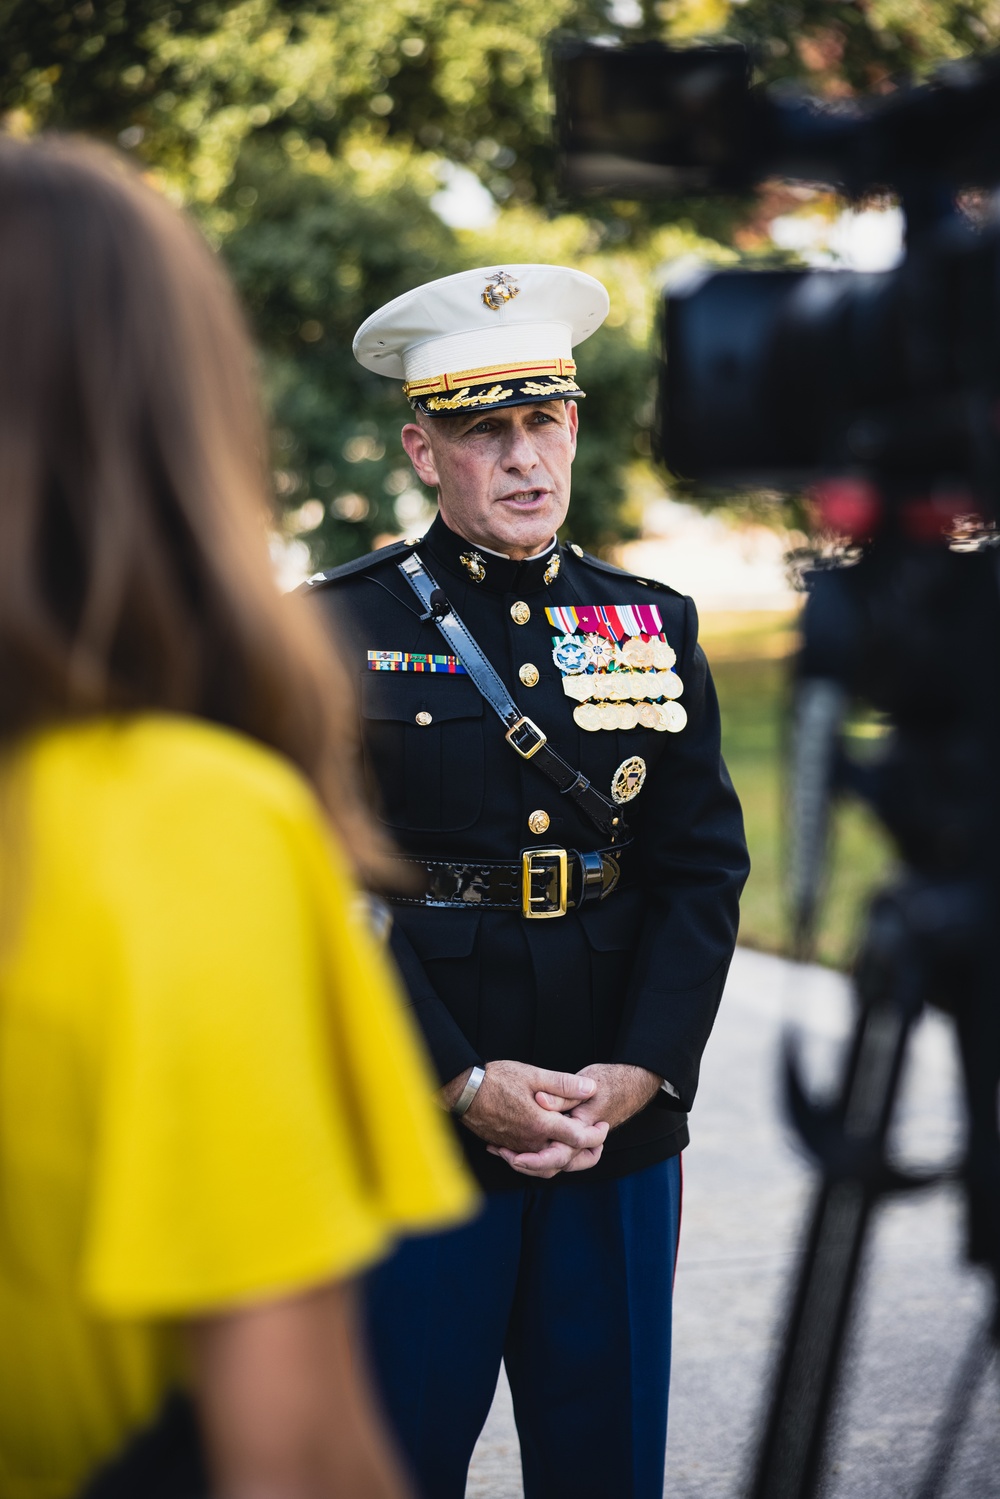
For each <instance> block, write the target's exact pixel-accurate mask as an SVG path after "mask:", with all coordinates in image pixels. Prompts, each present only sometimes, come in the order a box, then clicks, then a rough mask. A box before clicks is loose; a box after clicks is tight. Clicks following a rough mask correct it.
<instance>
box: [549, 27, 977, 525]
mask: <svg viewBox="0 0 1000 1499" xmlns="http://www.w3.org/2000/svg"><path fill="white" fill-rule="evenodd" d="M556 83H557V95H558V100H559V124H560V148H561V156H562V177H563V181H564V183H565V184H566V186H567V187H568V188H569V189H570V190H571V191H573V192H577V193H596V192H600V193H607V194H611V195H613V196H619V197H621V196H635V195H639V194H655V195H662V194H664V193H671V194H676V193H692V192H694V193H702V192H732V191H742V190H746V189H749V188H750V187H752V186H753V184H754V183H755V182H759V181H761V180H764V179H766V178H768V177H784V178H791V179H798V180H804V181H809V182H822V183H825V184H828V185H830V186H832V187H834V188H837V189H838V190H840V191H842V192H844V193H845V194H847V195H848V196H853V197H858V196H861V195H863V194H866V193H871V192H875V191H880V192H889V191H892V192H896V193H898V194H899V196H900V198H901V201H902V204H903V208H904V212H905V214H906V219H907V236H908V243H907V255H906V257H905V259H904V262H903V264H902V265H901V266H899V268H898V269H896V270H894V271H890V272H879V273H862V272H851V271H837V270H829V271H827V270H822V271H794V270H774V271H739V270H736V271H704V272H701V273H700V274H696V275H694V276H692V277H691V278H690V279H689V280H688V283H687V284H686V285H674V286H673V287H672V288H671V289H670V292H669V294H668V295H667V297H666V305H665V309H664V315H663V320H662V326H663V330H664V350H663V356H664V357H663V363H662V373H661V380H660V400H659V417H658V423H657V429H658V430H657V440H656V449H657V456H658V457H660V458H661V459H662V460H663V462H664V463H665V464H666V465H667V467H668V468H669V469H670V470H671V471H672V472H673V473H675V474H676V475H678V476H679V477H683V478H687V479H694V480H698V481H702V482H704V483H708V484H725V485H733V484H738V485H742V484H747V485H754V486H760V485H766V486H768V487H771V488H779V489H781V488H787V489H795V488H800V487H801V486H802V485H803V484H804V483H808V482H810V481H813V480H815V479H817V478H821V477H824V476H827V475H830V474H842V473H845V472H846V473H865V474H878V475H879V476H880V477H881V478H883V479H889V480H898V481H904V482H905V481H914V482H917V481H919V483H920V484H922V485H925V486H932V487H934V486H940V485H952V486H955V485H958V486H961V487H962V488H963V489H971V490H972V491H974V493H975V494H976V496H977V497H978V499H979V501H980V503H981V504H986V506H987V508H988V510H989V513H991V514H992V512H993V509H994V507H995V505H996V500H997V495H998V492H1000V491H998V475H1000V427H998V425H997V423H996V420H995V410H996V407H997V401H1000V224H998V227H997V228H995V229H989V228H988V229H986V230H984V231H979V232H976V231H974V230H973V229H972V228H971V227H970V226H969V225H968V224H967V223H966V222H965V221H964V220H963V219H962V218H961V216H960V215H959V214H958V212H957V210H956V208H955V202H954V200H955V193H956V189H959V188H971V187H978V188H982V187H991V186H993V185H994V184H996V183H997V182H1000V58H996V57H990V58H986V59H983V60H981V61H977V62H971V61H967V62H964V63H961V64H956V65H953V66H952V67H951V68H949V69H947V70H945V71H944V72H942V73H941V74H940V75H939V76H938V77H937V78H936V79H935V80H934V81H933V82H931V83H930V84H927V85H925V86H923V87H921V88H914V89H908V90H901V91H899V92H897V93H895V94H891V95H888V96H884V97H880V98H878V99H874V100H869V101H863V102H861V103H858V104H852V105H850V106H845V105H843V104H838V105H837V106H836V107H832V106H821V105H819V104H817V103H815V102H812V101H809V100H793V99H790V98H788V97H781V96H779V97H774V96H772V95H770V94H768V93H767V92H766V91H765V90H764V89H762V88H756V87H754V86H753V84H752V69H751V64H750V59H749V56H748V54H747V53H746V51H745V49H743V48H742V47H739V46H735V45H725V46H718V47H699V48H694V49H691V50H688V51H680V52H679V51H673V50H671V49H669V48H666V47H662V46H659V45H656V44H644V45H641V46H638V47H628V48H622V49H613V48H607V47H602V46H598V45H594V44H589V45H588V44H584V43H572V44H566V45H563V46H562V47H561V48H559V49H558V50H557V53H556ZM991 398H992V399H991ZM967 508H973V507H972V506H967Z"/></svg>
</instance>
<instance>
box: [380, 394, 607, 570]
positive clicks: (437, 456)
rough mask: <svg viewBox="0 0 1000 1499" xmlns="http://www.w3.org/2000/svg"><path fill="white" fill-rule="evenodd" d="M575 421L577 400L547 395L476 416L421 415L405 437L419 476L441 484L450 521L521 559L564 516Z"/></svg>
mask: <svg viewBox="0 0 1000 1499" xmlns="http://www.w3.org/2000/svg"><path fill="white" fill-rule="evenodd" d="M577 421H578V416H577V407H576V402H575V401H546V402H543V403H540V404H538V405H530V406H506V407H504V408H503V409H501V410H500V411H490V412H486V413H484V414H481V415H479V416H477V415H475V414H474V413H473V414H470V415H469V416H462V417H427V416H423V415H421V416H420V418H419V420H418V421H417V422H409V423H407V425H406V426H405V427H404V428H403V431H402V440H403V447H404V448H405V449H406V452H407V454H408V456H409V458H410V462H411V463H412V464H413V467H414V469H415V470H416V473H417V477H418V478H419V479H421V480H422V482H423V483H424V484H430V485H433V486H434V487H435V488H436V489H437V492H438V503H439V504H440V506H441V515H442V517H443V518H444V521H445V524H446V525H448V526H449V527H450V529H451V530H452V531H456V532H457V533H458V535H459V536H464V537H465V539H466V540H467V541H471V542H473V543H474V544H478V545H479V546H484V547H489V548H490V549H491V550H492V551H494V552H505V553H506V554H507V555H508V556H509V557H512V558H513V559H514V560H515V561H521V560H523V559H524V558H525V557H530V556H532V555H533V554H534V553H535V552H539V551H541V549H542V547H543V546H544V545H545V543H546V542H547V541H550V540H551V538H552V536H553V535H554V534H555V532H556V531H557V530H558V529H559V527H560V526H561V525H562V523H563V521H564V520H565V519H566V511H567V510H568V509H569V491H570V470H571V468H572V466H573V459H574V457H575V456H576V431H577Z"/></svg>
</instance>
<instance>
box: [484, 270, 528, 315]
mask: <svg viewBox="0 0 1000 1499" xmlns="http://www.w3.org/2000/svg"><path fill="white" fill-rule="evenodd" d="M519 291H520V287H519V286H518V284H517V282H516V281H515V279H514V277H513V276H511V275H509V274H508V273H507V272H506V271H494V273H493V275H492V276H491V277H490V279H489V280H488V281H487V283H486V286H485V287H484V289H483V306H484V307H488V308H489V309H490V311H491V312H499V311H500V309H501V307H502V306H503V305H504V303H505V302H513V300H514V298H515V297H516V296H517V294H518V292H519Z"/></svg>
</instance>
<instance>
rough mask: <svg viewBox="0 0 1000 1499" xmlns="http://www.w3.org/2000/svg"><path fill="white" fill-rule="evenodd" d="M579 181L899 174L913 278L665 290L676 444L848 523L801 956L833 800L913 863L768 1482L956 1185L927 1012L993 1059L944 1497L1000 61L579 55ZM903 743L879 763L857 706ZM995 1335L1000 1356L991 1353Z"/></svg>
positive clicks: (961, 1391) (988, 1228) (976, 747)
mask: <svg viewBox="0 0 1000 1499" xmlns="http://www.w3.org/2000/svg"><path fill="white" fill-rule="evenodd" d="M555 74H556V94H557V101H558V125H559V144H560V148H561V155H562V180H563V183H564V185H565V186H566V187H567V188H568V189H569V190H570V191H571V192H574V193H577V194H585V195H586V194H591V195H592V194H605V195H607V196H610V197H618V198H621V197H634V196H648V195H655V196H663V195H677V194H684V195H689V194H700V193H715V192H726V193H731V192H743V191H746V190H748V189H750V188H751V187H753V186H754V184H756V183H759V182H761V181H764V180H766V179H768V178H773V177H783V178H786V179H787V178H791V179H794V180H799V181H804V182H811V183H822V184H825V185H827V186H829V187H832V188H835V189H838V190H839V191H840V192H842V193H844V194H845V195H847V196H848V197H852V198H854V199H859V198H864V197H865V196H867V195H869V194H873V193H893V194H895V195H897V196H898V198H899V201H900V204H901V207H902V209H903V214H904V218H905V222H906V249H905V255H904V258H903V260H902V262H901V264H900V265H899V266H898V267H897V268H896V269H894V270H891V271H884V272H878V273H858V272H851V271H846V270H826V269H823V270H813V271H800V270H784V269H782V270H759V271H754V270H733V271H710V270H699V271H698V272H696V273H694V274H693V275H691V276H689V277H688V278H687V281H686V284H681V285H678V284H677V283H676V281H675V283H674V284H673V285H672V286H671V287H670V289H669V291H668V293H667V294H666V297H665V307H664V312H663V318H662V327H663V338H664V348H663V360H662V363H661V371H660V382H659V414H658V422H657V426H658V433H657V440H656V451H657V455H658V456H659V457H660V458H661V459H662V460H663V461H664V462H665V463H666V465H667V467H668V468H669V469H671V470H672V472H673V473H674V474H676V475H678V476H679V477H683V478H687V479H691V480H695V481H697V482H699V483H700V484H702V485H710V486H728V487H734V486H740V485H751V486H753V487H755V488H759V487H760V486H762V485H764V486H767V487H769V488H772V489H779V490H781V489H784V490H792V491H795V490H800V489H801V488H802V487H803V486H805V485H809V486H811V487H812V490H813V494H814V496H815V499H816V504H817V510H818V515H819V520H820V524H821V525H823V526H825V527H827V528H829V529H830V530H832V531H834V532H835V533H837V534H838V535H839V536H840V537H842V538H844V537H846V538H847V540H848V541H849V542H851V543H852V545H851V546H849V547H847V548H843V549H842V550H841V552H840V555H839V558H837V559H835V560H836V561H837V562H838V565H834V566H827V567H818V566H817V567H815V568H814V569H813V571H812V572H811V573H810V574H809V575H808V576H807V578H806V580H805V581H806V583H807V589H808V591H807V600H806V607H805V609H804V611H803V616H802V625H801V646H800V650H799V653H798V657H797V659H796V666H795V690H794V695H793V720H794V721H793V733H792V735H791V775H790V782H791V785H790V792H789V796H788V804H789V806H790V809H791V813H792V816H791V827H790V830H789V834H790V836H789V865H790V871H789V890H790V896H791V906H792V913H793V922H794V928H795V947H796V952H797V955H799V956H803V957H808V956H809V954H810V952H811V942H812V938H813V934H814V930H815V917H816V910H817V906H818V898H819V895H820V893H821V887H822V873H823V865H824V863H825V854H826V848H827V826H828V813H829V806H830V802H831V800H832V798H833V796H834V795H836V794H837V792H838V791H839V790H842V789H844V788H849V789H851V790H853V791H855V792H857V793H859V794H860V795H861V796H863V797H864V798H865V799H866V800H867V801H868V802H869V803H870V805H871V806H872V808H873V809H874V811H875V812H876V814H877V816H878V817H879V818H880V819H881V821H882V822H883V823H884V825H885V826H886V828H887V829H888V830H889V832H890V834H891V835H892V837H893V839H894V841H895V844H896V848H897V850H898V852H899V854H900V857H901V861H902V873H901V874H900V876H899V877H898V878H897V879H896V880H894V882H893V883H892V884H890V885H889V886H888V887H887V888H886V889H885V890H883V891H882V892H881V893H880V894H879V895H878V896H877V897H876V898H875V900H874V901H873V902H872V905H871V908H870V910H869V913H868V920H867V926H866V931H865V935H864V938H863V941H862V943H861V947H860V952H859V955H858V958H857V962H856V965H855V994H856V998H857V1001H858V1004H857V1021H856V1027H855V1031H854V1035H853V1038H852V1040H851V1043H850V1046H849V1047H848V1051H847V1059H846V1062H845V1065H844V1069H843V1074H842V1077H841V1079H840V1083H839V1085H838V1089H837V1092H836V1094H835V1096H834V1097H833V1098H832V1099H830V1100H827V1101H825V1102H823V1103H821V1104H817V1103H814V1102H812V1101H811V1100H810V1099H809V1098H808V1097H807V1095H806V1091H805V1088H804V1086H803V1084H802V1081H801V1078H800V1076H799V1074H798V1071H797V1068H796V1067H795V1065H794V1063H793V1061H792V1059H791V1058H790V1057H789V1059H788V1062H787V1067H786V1092H787V1102H788V1107H789V1111H790V1113H791V1116H792V1120H793V1122H794V1124H795V1126H796V1128H797V1130H798V1132H799V1135H800V1137H801V1139H802V1141H803V1143H804V1144H805V1145H806V1147H807V1148H808V1150H809V1151H810V1152H811V1154H812V1155H813V1157H814V1159H815V1161H816V1163H817V1165H818V1167H819V1168H820V1173H821V1178H820V1185H819V1189H818V1191H817V1195H816V1200H815V1204H814V1207H813V1210H812V1215H811V1221H810V1224H809V1227H808V1231H807V1234H806V1239H805V1245H806V1247H805V1250H804V1253H803V1256H802V1259H801V1262H800V1265H799V1270H798V1274H797V1277H796V1283H795V1286H794V1288H793V1294H792V1299H791V1306H790V1311H789V1317H788V1324H787V1327H786V1331H785V1336H784V1344H783V1348H782V1352H781V1356H780V1359H779V1363H778V1368H777V1370H776V1375H775V1379H774V1386H773V1391H772V1394H771V1398H770V1404H769V1409H768V1414H767V1418H766V1421H765V1423H764V1430H763V1433H762V1439H761V1443H760V1449H759V1453H758V1455H757V1459H756V1465H755V1470H754V1475H753V1479H752V1483H751V1484H750V1487H749V1493H750V1494H751V1495H752V1499H814V1496H815V1495H816V1493H817V1491H818V1489H819V1488H820V1486H821V1482H822V1472H823V1458H824V1450H825V1442H826V1437H827V1432H828V1429H829V1425H830V1419H831V1411H832V1408H833V1404H834V1399H835V1394H836V1389H837V1383H838V1379H839V1375H840V1370H841V1366H842V1361H843V1351H844V1345H845V1338H846V1334H847V1329H848V1326H849V1322H850V1318H851V1312H852V1306H853V1302H854V1298H855V1289H856V1284H857V1276H858V1272H859V1267H860V1265H861V1262H862V1254H863V1249H864V1244H865V1240H866V1236H867V1234H868V1231H869V1226H870V1218H871V1215H872V1213H873V1211H874V1209H875V1207H876V1205H877V1204H878V1202H879V1201H880V1200H881V1199H883V1198H884V1197H886V1196H887V1195H889V1194H890V1193H892V1192H896V1191H899V1190H903V1189H905V1188H913V1187H916V1186H919V1185H926V1184H927V1183H928V1181H929V1180H930V1178H929V1176H928V1174H927V1173H924V1174H923V1175H920V1174H908V1173H905V1172H903V1171H901V1170H900V1169H899V1167H898V1165H897V1164H896V1163H894V1162H893V1161H892V1160H891V1159H890V1156H889V1151H888V1140H889V1135H890V1130H891V1127H892V1123H893V1118H894V1112H895V1108H896V1102H897V1098H898V1090H899V1081H900V1077H901V1074H902V1068H903V1062H904V1057H905V1052H906V1048H907V1045H908V1041H909V1037H910V1035H911V1033H912V1030H913V1027H914V1025H915V1024H916V1022H917V1021H918V1020H919V1017H920V1015H921V1013H922V1011H923V1009H924V1006H925V1005H926V1004H928V1003H932V1004H935V1005H937V1006H938V1007H939V1008H941V1009H944V1010H946V1011H947V1012H949V1013H950V1014H951V1015H952V1016H953V1018H954V1023H955V1029H956V1035H957V1040H958V1048H959V1053H960V1056H961V1059H962V1066H963V1073H964V1085H965V1103H966V1118H967V1126H968V1127H967V1139H966V1148H965V1153H964V1158H963V1160H962V1162H961V1163H960V1165H959V1166H958V1168H957V1174H958V1175H959V1176H960V1177H961V1179H962V1181H963V1184H964V1187H965V1191H966V1207H967V1218H968V1239H967V1247H968V1256H969V1259H970V1260H972V1261H973V1262H974V1263H979V1264H983V1265H985V1266H987V1267H988V1269H989V1270H990V1272H991V1274H992V1277H993V1281H994V1286H995V1290H996V1296H995V1299H994V1303H993V1308H992V1312H991V1325H990V1327H989V1329H988V1332H987V1333H986V1334H985V1335H984V1334H980V1333H978V1332H977V1335H976V1338H975V1339H974V1340H973V1343H972V1345H971V1346H970V1350H969V1353H968V1354H967V1356H966V1358H965V1360H964V1362H963V1364H962V1370H963V1371H964V1372H962V1374H961V1375H960V1377H959V1378H958V1379H957V1381H956V1384H955V1387H954V1391H953V1393H952V1396H951V1398H950V1404H949V1407H948V1408H947V1410H946V1413H945V1416H944V1418H943V1420H942V1422H941V1425H940V1427H939V1433H938V1437H937V1439H936V1441H935V1445H934V1449H933V1451H932V1453H931V1456H930V1460H929V1462H928V1464H927V1467H926V1472H925V1477H924V1479H923V1481H922V1483H921V1486H920V1488H919V1499H936V1496H939V1495H940V1493H941V1491H942V1487H943V1484H944V1483H945V1481H946V1476H947V1470H948V1466H949V1463H950V1459H951V1454H952V1453H953V1452H954V1446H955V1442H956V1440H957V1437H956V1433H957V1432H960V1431H961V1428H962V1422H963V1420H964V1416H965V1414H966V1413H967V1411H968V1409H969V1406H970V1404H971V1401H972V1397H973V1394H974V1392H975V1389H976V1385H977V1383H978V1381H979V1379H980V1378H981V1377H982V1375H983V1373H984V1371H985V1370H986V1368H987V1367H988V1362H989V1353H988V1350H989V1349H990V1348H991V1347H992V1348H994V1349H995V1348H997V1347H998V1346H1000V1128H998V1111H997V1104H998V1094H1000V946H998V943H997V940H996V936H997V932H998V930H1000V566H998V562H1000V218H998V219H997V220H996V221H995V222H994V223H990V222H989V221H988V220H987V221H986V222H985V223H984V224H983V225H982V226H980V227H977V226H976V225H974V224H973V222H972V220H971V218H970V217H969V216H968V215H967V214H965V213H964V212H963V211H962V195H963V190H967V189H991V188H994V187H995V186H996V184H997V183H1000V57H998V56H992V57H985V58H983V59H980V60H965V61H963V62H960V63H957V64H952V65H951V66H949V67H948V68H946V69H945V70H943V71H942V72H941V73H940V74H939V75H937V76H936V77H935V78H934V79H932V80H931V81H930V82H929V83H927V84H925V85H923V86H921V87H916V88H909V89H900V90H898V91H896V92H894V93H891V94H888V95H883V96H881V97H878V98H871V99H866V100H861V101H851V102H849V103H844V102H838V103H837V104H836V105H829V104H828V105H823V104H820V103H817V102H815V101H810V100H807V99H794V98H791V97H789V96H787V95H785V96H782V95H780V94H775V93H773V92H768V91H767V90H765V89H763V88H759V87H754V86H753V83H752V71H751V65H750V59H749V56H748V54H747V52H746V51H745V49H743V48H742V47H739V46H736V45H721V46H712V47H696V48H693V49H691V50H688V51H673V50H671V49H668V48H666V47H664V46H662V45H657V44H643V45H641V46H632V47H623V48H619V49H616V48H613V47H608V46H603V45H598V44H593V43H590V44H588V43H584V42H571V43H564V44H562V45H560V46H559V47H558V48H557V50H556V55H555ZM858 702H860V703H862V704H864V705H866V706H867V707H869V708H874V709H875V710H877V711H878V713H880V714H881V716H882V722H883V724H884V725H885V726H886V727H887V729H888V733H887V734H886V736H885V738H884V740H883V741H882V746H881V754H880V756H879V757H878V758H877V759H876V760H875V761H874V762H872V763H869V764H859V763H857V762H856V761H855V760H853V759H852V758H851V756H850V755H849V754H848V753H847V752H846V751H845V743H844V733H843V729H844V725H845V721H846V720H847V717H848V715H849V713H850V711H851V709H852V705H854V704H855V703H858ZM984 1350H985V1351H984Z"/></svg>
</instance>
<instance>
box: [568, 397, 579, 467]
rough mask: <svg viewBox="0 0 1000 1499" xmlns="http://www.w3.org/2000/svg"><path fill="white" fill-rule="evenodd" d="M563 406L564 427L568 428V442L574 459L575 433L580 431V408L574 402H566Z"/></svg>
mask: <svg viewBox="0 0 1000 1499" xmlns="http://www.w3.org/2000/svg"><path fill="white" fill-rule="evenodd" d="M565 406H566V425H567V427H568V428H569V440H570V445H571V447H572V449H573V457H574V458H575V457H576V438H577V433H578V432H579V430H580V408H579V406H578V405H577V404H576V402H575V401H567V402H566V403H565Z"/></svg>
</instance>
